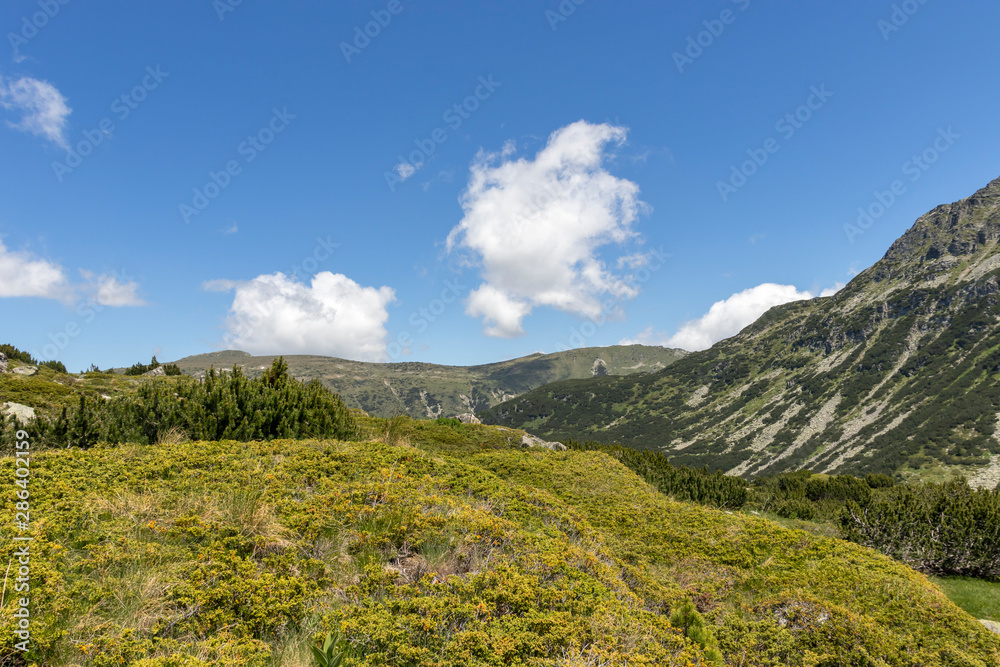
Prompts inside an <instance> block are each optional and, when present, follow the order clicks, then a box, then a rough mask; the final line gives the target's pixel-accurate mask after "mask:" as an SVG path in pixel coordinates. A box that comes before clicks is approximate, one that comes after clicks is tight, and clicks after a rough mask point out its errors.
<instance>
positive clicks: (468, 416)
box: [455, 412, 483, 424]
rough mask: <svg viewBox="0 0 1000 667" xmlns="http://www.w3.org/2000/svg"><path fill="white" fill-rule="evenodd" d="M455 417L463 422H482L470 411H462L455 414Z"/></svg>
mask: <svg viewBox="0 0 1000 667" xmlns="http://www.w3.org/2000/svg"><path fill="white" fill-rule="evenodd" d="M455 419H457V420H458V421H460V422H462V423H463V424H482V423H483V422H481V421H479V417H477V416H476V415H474V414H472V413H471V412H464V413H462V414H460V415H456V416H455Z"/></svg>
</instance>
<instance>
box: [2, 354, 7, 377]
mask: <svg viewBox="0 0 1000 667" xmlns="http://www.w3.org/2000/svg"><path fill="white" fill-rule="evenodd" d="M6 372H7V355H6V354H4V353H3V352H0V373H6Z"/></svg>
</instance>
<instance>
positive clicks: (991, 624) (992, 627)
mask: <svg viewBox="0 0 1000 667" xmlns="http://www.w3.org/2000/svg"><path fill="white" fill-rule="evenodd" d="M979 622H980V623H982V624H983V625H985V626H986V629H987V630H989V631H990V632H995V633H997V634H998V635H1000V623H997V622H996V621H987V620H985V619H980V621H979Z"/></svg>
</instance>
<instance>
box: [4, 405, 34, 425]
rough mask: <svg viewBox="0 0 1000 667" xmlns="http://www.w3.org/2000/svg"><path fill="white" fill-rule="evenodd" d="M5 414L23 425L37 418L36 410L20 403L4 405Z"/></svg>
mask: <svg viewBox="0 0 1000 667" xmlns="http://www.w3.org/2000/svg"><path fill="white" fill-rule="evenodd" d="M3 413H4V414H5V415H7V416H8V417H16V418H17V419H18V420H19V421H20V422H21V423H25V422H28V421H31V420H32V419H34V418H35V409H34V408H31V407H28V406H27V405H21V404H20V403H4V404H3Z"/></svg>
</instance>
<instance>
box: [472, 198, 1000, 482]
mask: <svg viewBox="0 0 1000 667" xmlns="http://www.w3.org/2000/svg"><path fill="white" fill-rule="evenodd" d="M998 239H1000V179H997V180H995V181H993V182H992V183H990V184H989V185H988V186H986V187H985V188H983V189H982V190H980V191H978V192H976V193H975V194H974V195H972V196H971V197H969V198H967V199H964V200H962V201H959V202H956V203H954V204H950V205H943V206H939V207H937V208H935V209H934V210H933V211H931V212H929V213H927V214H926V215H924V216H922V217H921V218H920V219H919V220H917V222H916V223H915V224H914V225H913V227H912V228H911V229H910V230H909V231H907V232H906V233H905V234H904V235H903V236H902V237H901V238H900V239H899V240H897V241H896V242H895V243H894V244H893V245H892V247H891V248H890V249H889V251H888V252H887V253H886V255H885V257H884V258H883V259H882V260H880V261H879V262H878V263H876V264H875V265H874V266H872V267H871V268H869V269H867V270H866V271H864V272H863V273H861V274H859V275H858V276H856V277H855V279H854V280H852V281H851V283H850V284H849V285H847V287H845V288H844V289H843V290H841V291H840V292H839V293H838V294H836V295H834V296H832V297H827V298H819V299H813V300H809V301H800V302H796V303H790V304H787V305H784V306H780V307H777V308H774V309H772V310H771V311H769V312H767V313H766V314H765V315H764V316H763V317H761V318H760V319H759V320H758V321H757V322H755V323H754V324H753V325H751V326H749V327H747V328H746V329H744V330H743V331H742V332H740V333H739V334H738V335H737V336H735V337H733V338H730V339H728V340H725V341H722V342H720V343H718V344H716V345H715V346H713V347H712V348H711V349H709V350H706V351H704V352H698V353H694V354H691V355H688V356H687V357H685V358H684V359H682V360H681V361H680V362H678V363H677V364H674V365H673V366H671V367H669V368H667V369H665V370H663V371H661V372H659V373H655V374H652V375H644V376H636V377H615V378H612V377H608V378H597V379H593V380H588V381H568V382H562V383H557V384H553V385H549V386H546V387H542V388H540V389H537V390H534V391H532V392H528V393H527V394H525V395H523V396H520V397H518V398H516V399H513V400H511V401H507V402H505V403H503V404H501V405H499V406H496V407H494V408H491V409H490V410H487V411H485V412H484V413H482V414H481V415H480V416H481V417H482V418H483V419H484V420H485V421H487V422H488V423H496V424H504V425H508V426H517V427H521V428H526V429H529V430H531V431H532V432H534V433H538V434H539V435H541V436H544V437H550V438H566V437H572V438H576V439H581V440H582V439H590V440H597V441H602V442H613V441H618V442H621V443H623V444H627V445H631V446H634V447H640V448H660V449H662V450H664V451H665V453H667V454H668V455H669V456H670V457H671V458H672V459H673V460H674V461H676V462H678V463H684V464H689V465H697V466H702V465H707V466H709V467H710V468H713V469H718V470H724V471H728V472H731V473H734V474H739V475H744V476H755V475H759V474H762V473H772V472H779V471H785V470H793V469H799V468H810V469H813V470H815V471H819V472H842V473H870V472H884V473H897V474H898V475H900V476H902V477H909V476H919V477H921V478H941V477H947V476H952V475H955V474H958V473H961V474H965V475H967V476H968V477H969V478H970V480H971V481H972V482H973V483H974V484H978V485H980V486H989V487H995V486H996V485H997V482H998V481H1000V439H998V438H1000V435H998V434H997V432H996V431H997V421H998V413H1000V305H998V294H1000V245H998Z"/></svg>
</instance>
